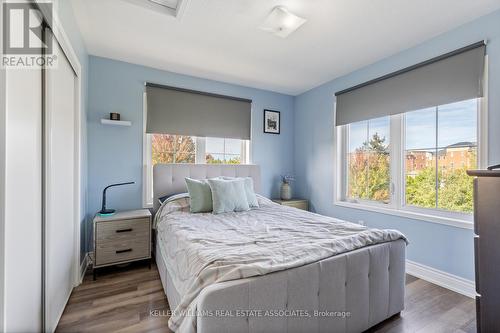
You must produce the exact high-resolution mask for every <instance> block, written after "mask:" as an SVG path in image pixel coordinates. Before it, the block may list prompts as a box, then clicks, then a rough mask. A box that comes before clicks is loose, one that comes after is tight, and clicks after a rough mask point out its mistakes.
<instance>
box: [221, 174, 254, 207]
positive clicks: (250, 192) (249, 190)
mask: <svg viewBox="0 0 500 333" xmlns="http://www.w3.org/2000/svg"><path fill="white" fill-rule="evenodd" d="M220 178H222V179H225V180H236V179H243V181H244V182H245V195H246V196H247V201H248V205H249V206H250V207H252V208H253V207H259V201H258V200H257V196H256V195H255V191H254V189H253V179H252V177H238V178H235V177H226V176H223V177H220Z"/></svg>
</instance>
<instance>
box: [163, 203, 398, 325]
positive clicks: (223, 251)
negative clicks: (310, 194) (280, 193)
mask: <svg viewBox="0 0 500 333" xmlns="http://www.w3.org/2000/svg"><path fill="white" fill-rule="evenodd" d="M170 208H172V207H170ZM183 208H185V207H183V206H182V205H177V206H176V205H174V209H173V210H172V211H173V212H175V213H176V214H172V215H169V213H170V212H171V210H169V209H167V214H162V213H161V212H160V214H159V216H160V217H161V216H163V217H165V216H166V217H168V222H165V221H164V223H163V224H162V225H160V226H159V229H160V230H159V232H158V235H160V237H158V238H157V250H158V251H157V257H158V258H161V259H162V260H160V262H159V268H160V274H161V275H162V282H163V283H164V288H165V290H166V293H167V297H168V298H169V302H170V305H171V309H172V310H175V312H174V313H173V315H172V318H171V319H170V321H169V324H170V327H171V328H172V329H174V330H175V329H177V328H179V330H178V331H182V332H192V331H200V327H205V326H206V323H207V322H209V323H213V322H224V320H223V319H225V320H226V321H227V320H229V321H231V323H232V322H233V321H234V322H237V321H238V319H241V318H240V317H242V315H247V314H248V313H247V312H245V311H246V310H245V311H243V312H242V313H239V315H238V314H234V313H232V312H233V311H236V310H238V309H239V307H235V306H230V307H229V308H228V311H229V312H228V313H229V314H230V315H229V316H223V314H221V313H218V311H219V310H221V309H222V308H223V305H224V304H226V305H227V304H232V303H231V302H229V303H228V302H223V304H219V303H218V302H217V301H216V300H214V299H213V298H214V297H215V296H214V295H215V294H219V295H224V294H225V293H226V291H221V290H220V289H218V288H220V286H221V285H223V286H226V287H228V288H229V285H233V284H235V285H240V284H241V283H243V284H244V285H246V284H247V282H248V283H249V285H255V284H257V285H261V286H260V287H259V289H264V290H265V289H266V288H268V286H273V288H272V289H273V290H276V293H278V292H279V290H280V288H279V286H274V284H273V283H272V281H273V279H278V280H280V281H281V280H285V281H287V280H288V278H289V276H288V274H292V277H293V276H295V275H296V274H299V275H300V272H301V271H302V270H303V269H306V271H307V274H305V276H308V277H312V276H314V271H315V270H317V268H313V267H315V266H317V265H319V267H320V268H319V271H320V273H319V275H318V276H319V277H320V276H323V275H325V274H326V273H322V272H321V271H322V268H321V267H323V268H325V269H327V270H328V267H329V265H330V261H332V262H336V264H335V265H342V262H343V261H345V262H344V264H343V266H344V269H343V271H344V272H345V274H347V275H346V276H345V279H346V281H349V280H352V278H351V276H350V275H351V273H350V272H351V271H354V272H356V270H358V269H357V268H356V267H358V265H356V264H354V265H352V264H351V263H352V261H353V260H354V262H356V259H352V258H356V257H357V255H355V254H354V253H356V251H354V250H358V249H361V248H364V249H362V251H360V253H365V254H363V255H360V256H361V257H360V258H362V259H359V260H360V264H362V265H365V268H367V267H368V272H367V274H368V275H370V274H372V273H371V272H370V271H373V272H376V271H377V270H378V269H377V268H376V267H374V268H371V267H370V266H371V265H372V264H371V263H377V262H378V263H380V265H379V266H380V267H384V265H385V263H386V262H387V267H385V269H386V270H387V272H389V262H390V261H391V260H392V261H393V262H396V261H398V260H400V259H401V258H403V259H402V260H403V267H402V269H400V268H401V267H400V266H398V265H392V266H393V269H394V267H399V269H395V270H396V271H397V272H399V273H400V275H401V276H402V278H401V279H400V280H397V283H396V286H397V284H398V283H399V282H401V285H402V286H403V288H404V247H405V246H404V243H405V239H404V237H403V236H402V235H401V234H400V233H398V232H396V231H391V230H375V229H367V228H365V227H361V226H358V225H353V224H351V223H347V222H344V221H339V220H335V219H331V218H328V217H323V216H320V215H316V214H311V213H306V212H302V211H298V210H296V209H293V208H289V207H283V206H279V205H276V204H273V203H270V202H269V201H263V202H261V209H260V210H256V211H254V212H251V213H246V214H241V213H235V214H236V215H233V216H232V217H231V215H230V214H229V215H225V216H224V217H221V216H219V217H214V215H212V214H205V215H203V214H189V213H187V214H186V211H185V209H184V210H183ZM176 222H177V224H176ZM162 235H163V237H161V236H162ZM166 239H168V241H166ZM392 243H397V244H402V245H397V246H396V245H394V249H392V246H391V245H390V244H392ZM377 246H379V247H380V248H381V249H382V250H379V249H378V247H377ZM372 247H373V248H372ZM401 248H402V249H403V251H402V256H401V251H400V249H401ZM375 249H377V250H375ZM393 252H394V253H393ZM345 253H351V255H350V258H351V259H349V260H347V259H341V258H344V257H343V256H342V255H340V254H345ZM335 255H337V256H335ZM338 255H340V256H338ZM337 257H338V258H337ZM347 257H349V256H346V257H345V258H347ZM382 257H383V258H382ZM391 257H394V258H393V259H391ZM332 258H337V259H335V260H333V259H332ZM363 258H364V259H363ZM381 258H382V259H381ZM366 264H368V266H366ZM335 265H334V266H335ZM160 266H161V267H160ZM304 267H306V268H304ZM363 269H364V268H359V271H363ZM382 270H384V269H382ZM340 271H342V269H340V268H339V267H336V269H335V272H340ZM285 272H287V273H286V279H284V276H281V277H279V278H276V277H275V276H280V274H281V275H283V274H285ZM290 272H293V273H290ZM374 274H376V275H380V274H377V273H374ZM326 276H327V277H328V274H326ZM387 276H390V274H388V275H387ZM247 277H250V279H248V280H249V281H246V280H247ZM368 277H369V276H368ZM253 280H257V281H258V282H250V281H253ZM268 280H269V281H268ZM299 280H300V278H299ZM227 281H229V285H226V283H228V282H227ZM387 282H388V283H390V281H389V280H387ZM393 282H394V281H393ZM290 284H292V285H293V284H294V283H293V282H290ZM320 284H321V281H319V280H318V284H317V285H318V297H319V293H320V292H319V289H320V288H319V285H320ZM287 285H288V283H287ZM275 287H276V288H275ZM361 287H362V286H359V288H354V289H353V290H357V291H359V290H363V288H361ZM224 289H226V288H224ZM237 289H238V290H240V288H239V287H238V288H237ZM327 289H328V288H327ZM396 289H397V288H396ZM377 290H378V291H385V290H386V288H381V286H378V284H377V288H375V289H373V292H377ZM403 290H404V289H403ZM208 291H212V292H208ZM285 294H287V295H288V292H286V293H285ZM354 294H356V292H354ZM383 294H384V295H385V292H383ZM396 294H397V295H400V294H401V295H404V293H396ZM267 295H272V298H273V299H274V296H275V295H274V294H272V293H271V294H267ZM226 296H227V295H226ZM226 296H224V297H226ZM276 296H279V294H277V295H276ZM372 296H373V295H372ZM355 297H356V296H355ZM398 297H399V296H398ZM285 298H286V299H288V296H286V297H285ZM207 299H208V300H210V301H207ZM277 299H279V297H278V298H277ZM271 303H272V302H271ZM393 303H394V302H393ZM214 304H219V305H217V306H218V307H216V308H214V307H213V306H214ZM266 304H267V303H266ZM388 304H389V303H388ZM233 305H234V304H233ZM275 305H276V304H275ZM347 305H349V304H345V306H347ZM240 306H242V309H247V310H248V307H249V306H251V304H250V303H248V304H246V305H245V304H240ZM276 306H277V307H276V308H275V309H274V308H272V307H271V308H268V310H269V311H271V312H270V313H269V314H267V316H266V317H267V319H269V317H272V314H273V313H272V310H280V311H281V310H283V309H287V308H289V306H288V302H287V303H286V304H285V305H283V304H279V306H278V305H276ZM264 308H265V307H264ZM264 308H263V307H260V308H258V309H257V308H256V309H255V310H259V309H260V310H262V309H264ZM328 308H330V309H332V308H331V307H327V309H328ZM398 308H399V306H389V305H388V307H387V309H388V311H387V313H385V312H386V311H382V312H384V316H383V317H384V318H387V317H386V316H387V315H388V313H392V312H393V311H392V310H394V309H398ZM179 309H180V310H179ZM207 309H209V311H208V312H207V313H205V312H200V311H201V310H203V311H205V310H207ZM318 309H319V308H318V307H316V309H315V310H311V311H313V312H310V311H305V310H304V309H302V310H304V311H305V315H306V317H305V318H304V317H301V318H299V319H300V320H299V323H306V322H310V320H309V319H311V318H315V319H318V316H319V315H321V313H315V312H314V311H316V312H317V311H319V310H318ZM260 310H259V311H260ZM295 310H296V311H299V315H300V311H301V309H300V308H297V309H295ZM400 310H401V309H399V311H400ZM180 311H182V314H180V313H181V312H180ZM185 311H187V312H185ZM346 311H347V310H345V308H344V310H341V311H339V313H345V312H346ZM373 311H375V312H376V309H375V310H373ZM373 311H372V312H373ZM399 311H398V312H399ZM214 312H215V315H214ZM327 312H328V311H327ZM347 312H349V313H352V311H350V310H349V311H347ZM264 315H265V314H264ZM295 315H296V313H295V312H293V313H292V314H291V317H290V318H287V320H286V322H287V323H290V322H293V320H294V316H295ZM326 315H327V317H328V314H326ZM277 316H278V317H280V318H281V319H280V320H278V319H277V318H275V319H276V320H277V321H279V322H282V321H283V320H282V319H283V318H282V317H283V316H285V317H289V316H287V314H286V313H284V314H281V313H278V314H277ZM358 316H359V314H358ZM369 316H371V315H369ZM226 317H231V319H228V318H226ZM335 317H336V318H335V322H337V323H340V322H345V323H348V322H350V321H349V319H348V318H337V317H338V316H337V315H335ZM372 317H373V318H378V316H377V315H373V316H372ZM259 319H260V320H259V321H258V322H259V323H262V322H265V321H266V320H265V319H266V318H259ZM295 319H297V318H295ZM247 321H248V317H247ZM353 322H356V323H359V322H360V321H359V320H356V321H353ZM373 322H374V319H369V320H368V321H366V323H367V324H370V323H373ZM204 323H205V324H204ZM231 323H229V326H227V327H233V324H231ZM361 323H363V321H361ZM226 324H228V323H226ZM200 325H201V326H200ZM212 326H213V324H209V325H208V327H212ZM295 326H296V325H293V327H288V328H287V330H288V331H290V330H293V329H294V327H295ZM351 326H352V325H351ZM223 327H226V325H224V326H223ZM223 327H219V328H218V329H219V330H220V329H222V328H223ZM299 327H300V325H299ZM368 327H370V326H366V327H365V328H368ZM233 328H234V327H233ZM345 328H346V331H351V330H350V329H349V327H348V325H347V324H346V327H345ZM201 331H202V332H205V331H210V329H209V328H206V327H205V328H203V329H202V330H201ZM233 331H234V330H233ZM236 331H239V330H236ZM264 331H265V330H264ZM354 331H356V330H354Z"/></svg>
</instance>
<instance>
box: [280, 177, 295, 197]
mask: <svg viewBox="0 0 500 333" xmlns="http://www.w3.org/2000/svg"><path fill="white" fill-rule="evenodd" d="M294 180H295V178H294V177H293V176H292V175H284V176H281V189H280V196H281V200H290V199H292V188H291V186H290V183H291V182H292V181H294Z"/></svg>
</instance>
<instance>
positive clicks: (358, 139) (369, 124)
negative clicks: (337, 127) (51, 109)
mask: <svg viewBox="0 0 500 333" xmlns="http://www.w3.org/2000/svg"><path fill="white" fill-rule="evenodd" d="M347 126H348V140H349V144H348V146H349V151H348V157H347V164H348V166H347V170H348V172H347V175H346V176H347V193H346V195H347V198H348V199H350V200H353V201H356V200H372V201H378V202H382V203H388V202H389V201H390V194H389V192H390V153H389V132H390V119H389V117H383V118H378V119H373V120H367V121H361V122H357V123H353V124H350V125H347Z"/></svg>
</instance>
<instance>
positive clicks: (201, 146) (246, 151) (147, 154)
mask: <svg viewBox="0 0 500 333" xmlns="http://www.w3.org/2000/svg"><path fill="white" fill-rule="evenodd" d="M146 108H147V104H146V93H145V92H144V94H143V132H142V133H143V138H142V172H143V176H142V207H143V208H152V207H153V165H152V163H151V162H152V138H151V137H152V134H149V133H146V121H147V118H146V114H147V112H146ZM194 138H195V147H196V148H195V164H207V163H206V157H205V153H206V138H204V137H194ZM223 139H226V138H223ZM240 141H241V164H251V159H250V156H251V150H250V149H251V144H250V140H240ZM224 150H225V148H224ZM225 155H226V154H225V151H224V156H225ZM186 164H187V163H186Z"/></svg>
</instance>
